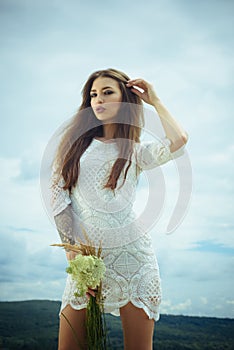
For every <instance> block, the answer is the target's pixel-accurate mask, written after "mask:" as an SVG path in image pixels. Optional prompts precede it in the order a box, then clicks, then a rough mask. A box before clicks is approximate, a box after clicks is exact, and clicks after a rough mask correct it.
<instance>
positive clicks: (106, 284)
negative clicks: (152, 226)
mask: <svg viewBox="0 0 234 350" xmlns="http://www.w3.org/2000/svg"><path fill="white" fill-rule="evenodd" d="M103 255H104V262H105V265H106V269H107V270H106V275H105V278H104V280H103V297H104V309H105V312H108V313H111V314H113V315H115V316H119V315H120V310H119V309H120V308H121V307H123V306H125V305H126V304H127V303H128V302H131V303H132V304H134V305H135V306H136V307H139V308H142V309H143V310H144V311H145V312H146V314H147V315H148V317H149V318H151V319H154V320H155V321H157V320H158V319H159V305H160V302H161V283H160V275H159V268H158V263H157V260H156V257H155V254H154V252H153V248H152V245H151V239H150V237H149V236H148V235H144V236H142V237H141V238H140V239H138V240H137V241H136V242H134V243H131V244H129V245H126V246H125V247H122V248H119V249H104V250H103ZM74 291H75V284H74V281H73V280H72V278H71V276H70V275H69V276H68V277H67V282H66V287H65V290H64V294H63V298H62V305H61V309H60V313H61V312H62V310H63V309H64V308H65V307H66V306H67V305H68V304H69V305H71V306H72V308H74V309H76V310H80V309H83V308H85V307H86V306H87V299H86V297H74Z"/></svg>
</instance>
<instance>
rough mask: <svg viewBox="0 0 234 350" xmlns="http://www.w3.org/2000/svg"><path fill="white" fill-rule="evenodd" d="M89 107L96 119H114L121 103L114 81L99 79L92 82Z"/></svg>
mask: <svg viewBox="0 0 234 350" xmlns="http://www.w3.org/2000/svg"><path fill="white" fill-rule="evenodd" d="M90 97H91V107H92V109H93V112H94V114H95V116H96V118H97V119H99V120H102V121H107V120H111V119H112V118H114V117H115V116H116V114H117V112H118V110H119V108H120V105H121V102H122V93H121V90H120V87H119V84H118V82H117V81H116V80H115V79H112V78H107V77H99V78H97V79H95V80H94V82H93V85H92V87H91V91H90Z"/></svg>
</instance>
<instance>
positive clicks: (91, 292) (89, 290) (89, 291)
mask: <svg viewBox="0 0 234 350" xmlns="http://www.w3.org/2000/svg"><path fill="white" fill-rule="evenodd" d="M88 293H89V294H90V295H92V296H93V297H95V296H96V293H95V290H93V289H90V288H89V289H88Z"/></svg>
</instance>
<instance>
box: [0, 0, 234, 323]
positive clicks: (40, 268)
mask: <svg viewBox="0 0 234 350" xmlns="http://www.w3.org/2000/svg"><path fill="white" fill-rule="evenodd" d="M233 10H234V4H233V2H232V1H228V0H224V1H216V0H213V1H211V0H210V1H209V0H208V1H199V0H198V1H185V0H184V1H182V0H166V1H163V0H159V1H144V2H143V1H138V0H136V1H134V2H132V1H123V0H120V1H118V2H111V3H110V2H109V1H99V2H97V1H88V2H84V1H74V0H73V1H72V0H70V1H66V2H64V1H50V2H47V1H44V0H42V1H40V2H39V1H29V0H27V1H26V0H17V1H16V0H1V1H0V27H1V31H0V33H1V34H0V40H1V58H0V60H1V65H0V74H1V85H2V87H1V96H0V99H1V101H0V111H1V138H0V158H1V174H0V177H1V182H0V187H1V214H0V215H1V221H0V238H1V245H0V253H1V258H0V259H1V279H0V284H1V285H0V291H1V292H0V299H1V300H25V299H38V298H39V299H60V298H61V294H62V292H63V288H64V280H65V277H66V273H65V267H66V260H65V257H64V253H63V252H62V251H61V250H59V249H56V248H51V247H50V246H49V245H50V244H51V243H54V242H58V235H57V232H56V230H55V228H54V226H53V225H52V223H51V222H50V220H49V218H48V217H47V214H46V212H45V209H44V206H43V202H42V199H41V194H40V179H39V173H40V165H41V159H42V156H43V152H44V150H45V147H46V145H47V143H48V140H49V139H50V137H51V135H52V134H53V133H54V131H55V130H56V129H57V128H58V127H59V126H60V125H61V124H62V123H63V122H64V121H66V120H67V119H68V118H70V117H71V116H72V115H73V114H74V112H75V111H76V110H77V108H78V106H79V104H80V92H81V88H82V86H83V84H84V82H85V80H86V79H87V77H88V75H89V74H90V73H91V72H93V71H94V70H97V69H102V68H108V67H114V68H117V69H121V70H123V71H125V72H126V73H127V74H128V75H129V76H130V77H132V78H135V77H143V78H145V79H146V80H149V81H150V82H152V83H153V84H154V86H155V89H156V91H157V93H158V95H159V96H160V97H161V99H162V101H163V102H164V104H165V105H166V106H167V108H168V109H169V110H170V111H171V113H172V114H173V115H174V116H175V118H176V119H177V120H178V121H179V122H180V123H181V124H182V125H183V127H184V128H185V129H186V130H187V132H188V134H189V141H188V144H187V145H186V148H187V151H188V154H189V157H190V161H191V164H192V171H193V190H192V198H191V201H190V204H189V207H188V209H187V212H186V215H185V218H184V220H183V222H182V224H181V225H180V226H179V227H178V228H177V230H176V231H175V232H174V233H173V234H171V235H166V234H165V233H164V231H165V227H166V225H167V223H168V220H169V217H170V213H171V211H172V209H173V207H174V205H175V204H174V203H175V201H176V195H177V192H176V190H175V188H176V184H177V180H176V179H177V175H178V174H177V172H176V170H175V166H174V164H173V163H171V164H165V165H164V166H163V173H164V176H165V179H166V182H167V191H168V197H167V203H166V206H165V210H164V212H163V214H162V216H161V218H160V221H159V222H158V223H157V226H156V227H155V228H154V229H153V230H152V237H153V242H154V248H155V251H156V253H157V256H158V260H159V265H160V267H161V276H162V284H163V294H164V301H163V304H162V308H161V311H162V312H163V313H172V314H185V315H204V316H217V317H234V298H233V292H232V291H233V287H234V286H233V252H234V239H233V233H234V223H233V207H234V205H233V188H234V186H233V181H232V175H233V161H234V142H233V109H234V102H233V101H234V99H233V96H232V92H233V79H232V77H233V76H234V72H233V68H234V67H233V66H234V63H233V62H234V57H233V51H234V48H233V18H232V17H233ZM145 190H146V189H145V188H144V184H143V185H142V187H141V191H142V193H143V192H144V191H145Z"/></svg>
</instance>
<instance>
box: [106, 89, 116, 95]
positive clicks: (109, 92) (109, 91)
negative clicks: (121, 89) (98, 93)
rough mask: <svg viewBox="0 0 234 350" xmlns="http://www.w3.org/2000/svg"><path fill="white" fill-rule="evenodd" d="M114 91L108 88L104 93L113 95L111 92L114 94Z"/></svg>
mask: <svg viewBox="0 0 234 350" xmlns="http://www.w3.org/2000/svg"><path fill="white" fill-rule="evenodd" d="M113 93H114V92H113V91H112V90H106V91H105V92H104V94H105V95H111V94H113Z"/></svg>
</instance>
